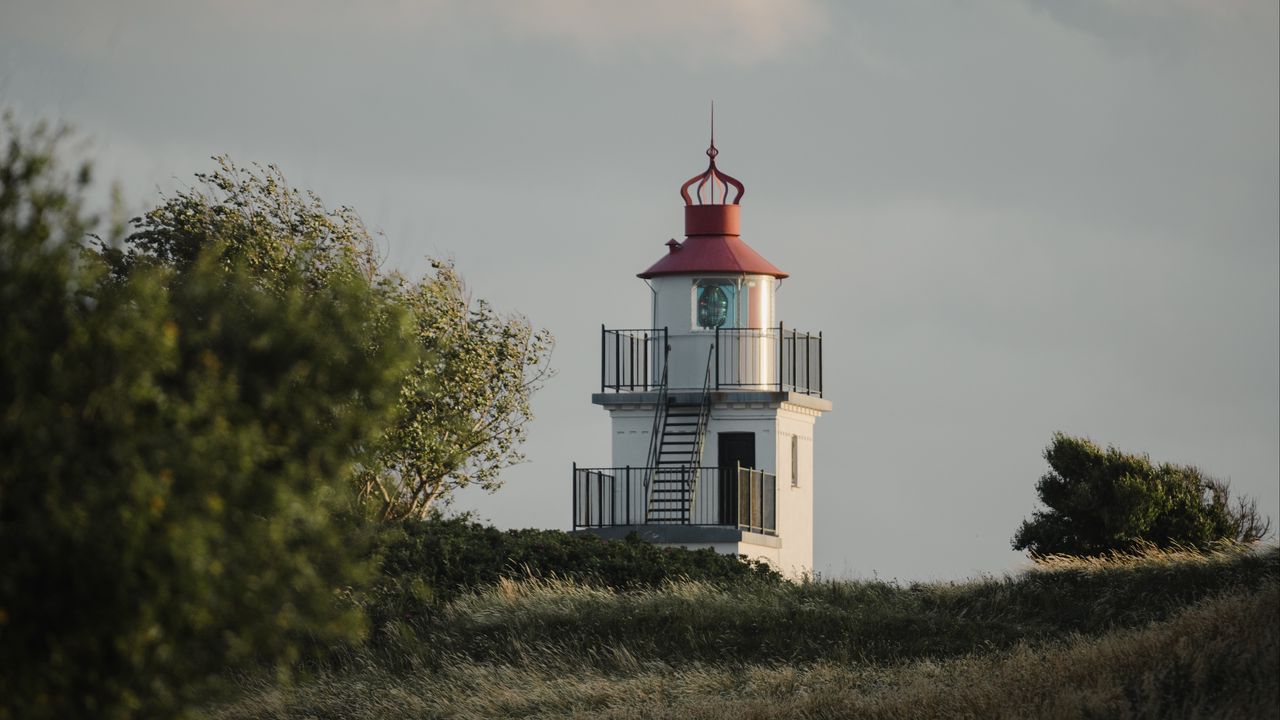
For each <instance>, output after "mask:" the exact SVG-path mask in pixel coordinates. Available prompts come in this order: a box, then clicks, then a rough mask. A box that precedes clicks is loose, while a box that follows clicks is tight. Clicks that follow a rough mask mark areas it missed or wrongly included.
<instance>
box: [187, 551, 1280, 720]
mask: <svg viewBox="0 0 1280 720" xmlns="http://www.w3.org/2000/svg"><path fill="white" fill-rule="evenodd" d="M1278 610H1280V555H1278V554H1277V551H1276V550H1275V549H1269V550H1266V551H1264V552H1253V551H1248V550H1243V549H1227V550H1222V551H1219V552H1216V553H1211V554H1208V555H1205V554H1199V553H1147V554H1145V555H1143V556H1140V557H1127V558H1112V559H1110V560H1105V561H1104V560H1084V561H1075V560H1071V561H1069V560H1064V559H1062V558H1059V559H1056V560H1055V561H1054V562H1053V563H1050V564H1047V565H1045V566H1042V567H1040V568H1038V569H1034V570H1031V571H1028V572H1027V573H1025V574H1023V575H1020V576H1018V577H1014V578H1004V579H1000V580H995V579H986V580H979V581H975V582H971V583H967V584H961V585H952V584H930V585H912V586H908V587H901V586H897V585H894V584H886V583H880V582H865V583H830V582H820V583H808V584H800V585H793V584H791V583H782V584H778V585H774V586H764V585H757V586H756V587H755V588H754V589H751V590H748V589H745V588H740V589H739V590H737V591H736V592H734V591H728V592H725V593H723V594H720V593H718V592H717V591H715V590H714V589H712V588H710V587H708V586H706V585H705V584H701V583H677V584H673V585H670V586H668V587H665V588H662V589H656V590H655V589H645V590H638V591H631V592H620V591H610V590H603V589H600V588H598V587H584V586H581V585H578V584H574V583H565V582H547V581H526V582H512V581H507V582H504V583H502V584H500V585H499V586H497V587H494V588H491V589H489V590H486V591H483V592H479V593H475V594H470V595H465V596H463V597H461V598H460V599H459V600H458V601H456V602H454V603H452V604H451V605H450V606H449V607H448V609H447V612H446V614H445V616H444V617H442V619H441V623H440V627H439V632H437V633H436V634H434V635H432V636H431V637H429V638H427V640H426V641H425V643H429V644H430V645H431V647H426V646H425V645H424V646H421V647H418V648H417V650H416V651H415V652H416V656H417V657H418V658H420V659H421V661H420V662H419V663H417V664H413V665H410V666H407V667H406V666H403V665H402V664H398V663H395V662H390V661H389V660H388V658H386V657H383V656H380V655H367V656H364V657H363V658H361V659H360V662H353V663H351V664H349V665H347V666H345V667H343V668H340V669H337V670H334V671H330V672H328V673H326V674H323V675H321V676H320V677H317V678H316V679H314V680H313V681H312V682H309V683H307V684H304V685H302V686H299V687H297V688H294V689H282V688H279V687H278V686H275V685H274V684H272V683H270V682H265V683H250V684H249V685H248V686H247V687H246V688H245V691H244V693H243V694H242V696H241V697H240V698H238V699H236V700H235V701H233V702H231V703H229V704H225V705H222V706H219V707H217V708H215V709H214V710H213V713H212V714H213V715H214V716H215V717H218V718H223V719H225V720H231V719H233V718H249V717H254V718H280V719H284V718H303V717H306V718H338V717H343V718H346V717H352V718H377V717H391V716H394V717H406V718H426V717H440V716H448V717H472V718H481V717H483V718H493V717H565V716H572V717H613V718H659V717H679V718H708V719H711V718H774V717H797V716H798V717H814V718H825V717H869V718H902V719H906V718H952V717H992V718H1002V717H1007V718H1025V717H1038V718H1040V717H1042V718H1081V717H1115V718H1125V717H1133V718H1140V717H1146V718H1169V717H1226V718H1231V717H1236V718H1253V717H1265V716H1267V714H1268V713H1273V712H1274V709H1275V707H1276V706H1277V703H1280V614H1278V613H1277V611H1278ZM808 616H812V617H808ZM1000 618H1007V619H1006V620H1003V621H999V622H998V619H1000ZM832 623H834V626H833V625H832ZM458 624H461V625H463V626H464V627H463V628H462V629H459V630H458V631H456V632H449V628H451V627H454V626H456V625H458ZM824 629H825V631H824ZM991 631H993V632H991ZM989 632H990V634H989ZM579 633H582V634H585V635H586V637H585V638H582V637H580V636H579ZM752 634H763V635H765V636H766V637H767V642H768V647H766V646H762V644H761V643H760V642H758V641H754V640H752V639H751V638H750V635H752ZM929 635H933V636H934V637H932V638H930V637H928V636H929ZM477 641H479V642H481V643H482V644H487V646H483V647H479V648H477V647H476V646H475V643H476V642H477ZM775 643H781V645H779V646H777V647H776V648H775V649H774V650H772V651H770V650H769V647H774V644H775ZM867 648H871V650H869V651H864V650H865V649H867ZM875 648H879V650H875ZM401 650H402V651H403V652H411V650H412V649H411V648H408V647H405V648H402V649H401ZM433 657H434V658H437V659H436V660H435V661H432V660H431V658H433Z"/></svg>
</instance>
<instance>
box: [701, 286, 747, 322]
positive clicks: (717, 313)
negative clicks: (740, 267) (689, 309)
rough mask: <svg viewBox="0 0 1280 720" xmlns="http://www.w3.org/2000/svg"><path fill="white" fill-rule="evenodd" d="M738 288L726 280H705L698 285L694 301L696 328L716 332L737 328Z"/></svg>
mask: <svg viewBox="0 0 1280 720" xmlns="http://www.w3.org/2000/svg"><path fill="white" fill-rule="evenodd" d="M736 291H737V288H736V287H734V284H733V283H731V282H726V281H724V280H703V281H701V282H699V283H698V284H697V287H696V295H695V300H694V311H695V313H696V316H695V318H694V322H695V327H700V328H704V329H707V330H714V329H715V328H718V327H735V325H736V323H737V317H736V315H737V313H735V312H734V311H735V309H736V305H737V303H736V302H735V297H734V296H735V295H736V294H737V292H736Z"/></svg>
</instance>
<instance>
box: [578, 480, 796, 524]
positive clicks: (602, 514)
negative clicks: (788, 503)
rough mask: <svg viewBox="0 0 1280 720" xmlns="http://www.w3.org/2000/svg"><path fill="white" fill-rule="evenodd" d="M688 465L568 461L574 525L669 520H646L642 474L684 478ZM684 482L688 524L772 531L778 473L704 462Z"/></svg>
mask: <svg viewBox="0 0 1280 720" xmlns="http://www.w3.org/2000/svg"><path fill="white" fill-rule="evenodd" d="M691 470H692V469H691V468H671V467H660V468H654V467H630V466H629V467H617V468H580V467H578V466H577V465H576V464H575V465H574V466H573V527H574V529H575V530H577V529H581V528H599V527H614V526H619V525H645V524H672V523H647V522H646V521H645V508H646V488H645V479H646V478H650V477H653V476H654V475H656V476H658V477H662V476H665V475H670V476H672V477H673V478H677V477H678V478H680V479H687V478H686V476H687V475H689V473H690V472H691ZM693 472H694V473H696V476H697V477H696V482H692V483H690V484H689V487H690V488H691V492H692V495H691V496H690V497H689V498H688V500H689V502H690V510H691V512H690V514H689V516H688V517H689V519H688V522H687V523H680V524H688V525H718V526H728V527H737V528H740V529H742V530H748V531H750V532H755V533H761V534H764V535H776V534H777V532H778V526H777V487H778V483H777V478H776V477H775V476H774V475H773V473H768V472H765V471H763V470H756V469H754V468H743V467H736V466H735V467H723V468H722V467H703V468H698V469H696V470H695V471H693Z"/></svg>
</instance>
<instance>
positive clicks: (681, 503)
mask: <svg viewBox="0 0 1280 720" xmlns="http://www.w3.org/2000/svg"><path fill="white" fill-rule="evenodd" d="M712 350H713V351H714V348H712ZM712 357H713V353H711V352H709V353H708V354H707V371H706V375H705V377H704V379H703V383H702V395H701V397H700V398H698V402H697V403H696V404H684V403H679V404H678V403H674V402H672V401H671V400H670V399H669V398H668V396H667V384H666V372H665V364H664V368H663V370H664V372H663V382H662V387H661V390H660V391H659V393H658V403H657V407H656V408H655V409H654V423H653V432H654V434H653V436H652V437H651V439H650V445H649V452H650V462H649V468H650V469H649V478H648V480H647V482H646V486H647V487H646V490H647V493H648V500H647V503H646V506H645V522H646V523H679V524H688V522H689V518H690V517H691V516H692V514H693V511H694V503H695V502H696V501H697V495H698V477H699V475H701V469H702V449H703V444H704V441H705V440H706V435H707V421H708V420H709V419H710V417H711V386H710V383H711V361H712Z"/></svg>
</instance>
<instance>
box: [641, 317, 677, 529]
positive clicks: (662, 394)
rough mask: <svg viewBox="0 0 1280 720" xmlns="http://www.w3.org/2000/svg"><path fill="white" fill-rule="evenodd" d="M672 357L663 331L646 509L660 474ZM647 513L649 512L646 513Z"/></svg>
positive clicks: (647, 475)
mask: <svg viewBox="0 0 1280 720" xmlns="http://www.w3.org/2000/svg"><path fill="white" fill-rule="evenodd" d="M670 355H671V343H670V342H668V340H667V329H666V328H663V329H662V380H661V381H660V382H659V383H658V401H657V402H656V403H655V404H654V408H653V427H652V428H651V429H650V431H649V461H648V462H647V463H646V464H645V467H647V468H648V472H646V473H645V476H644V500H645V507H646V508H647V507H648V505H649V486H650V484H651V481H652V480H653V477H654V475H655V474H656V473H657V472H658V451H659V449H660V448H661V446H662V434H663V432H665V431H666V426H667V368H668V367H669V366H670V363H668V362H667V361H668V360H669V359H670ZM646 513H647V511H646Z"/></svg>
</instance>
